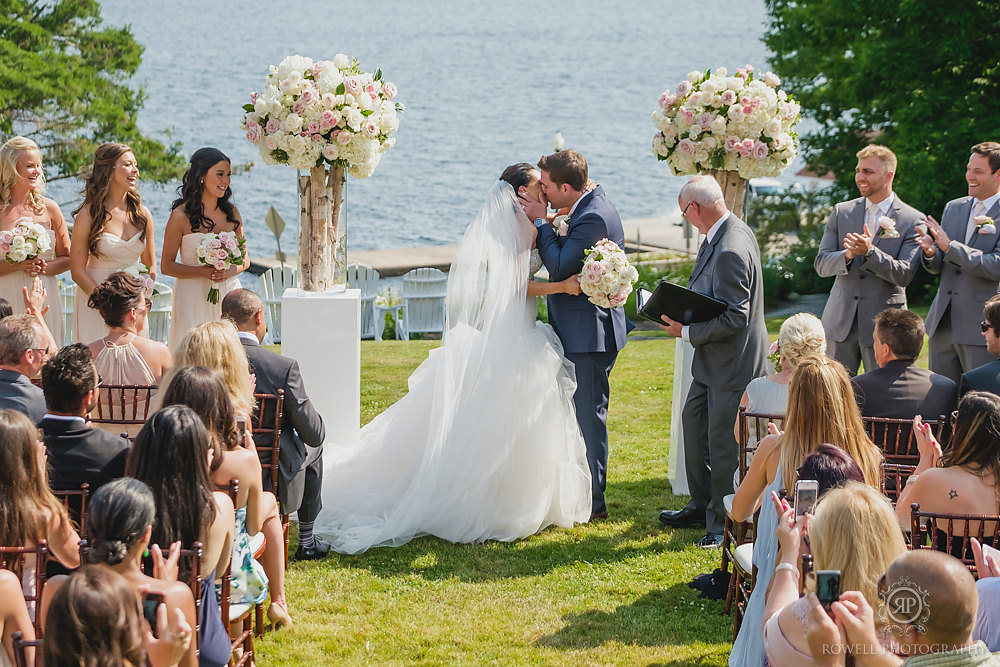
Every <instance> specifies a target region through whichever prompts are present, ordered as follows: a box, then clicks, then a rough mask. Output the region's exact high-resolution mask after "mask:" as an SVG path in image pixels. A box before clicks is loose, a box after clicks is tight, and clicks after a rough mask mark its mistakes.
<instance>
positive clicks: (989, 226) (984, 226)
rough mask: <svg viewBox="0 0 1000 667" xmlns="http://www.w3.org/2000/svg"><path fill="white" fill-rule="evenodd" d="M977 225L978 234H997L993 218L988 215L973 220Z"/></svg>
mask: <svg viewBox="0 0 1000 667" xmlns="http://www.w3.org/2000/svg"><path fill="white" fill-rule="evenodd" d="M972 222H973V224H974V225H976V233H977V234H996V233H997V226H996V225H995V224H994V223H993V218H991V217H989V216H986V215H977V216H976V217H974V218H973V219H972Z"/></svg>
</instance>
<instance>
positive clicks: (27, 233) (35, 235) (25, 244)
mask: <svg viewBox="0 0 1000 667" xmlns="http://www.w3.org/2000/svg"><path fill="white" fill-rule="evenodd" d="M51 247H52V241H51V239H49V230H47V229H45V227H43V226H42V225H39V224H38V223H36V222H32V221H31V219H30V218H21V219H20V220H18V221H17V222H16V223H15V224H14V228H13V229H11V230H10V231H4V232H0V254H3V258H4V260H6V262H7V263H8V264H17V263H19V262H24V261H27V260H29V259H35V258H36V257H38V256H39V255H41V254H42V253H44V252H48V250H49V249H50V248H51Z"/></svg>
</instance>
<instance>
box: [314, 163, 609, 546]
mask: <svg viewBox="0 0 1000 667" xmlns="http://www.w3.org/2000/svg"><path fill="white" fill-rule="evenodd" d="M518 216H520V218H521V219H518ZM530 232H531V227H530V223H529V222H528V221H527V220H526V219H524V218H523V214H522V213H520V207H519V206H517V200H516V198H515V196H514V191H513V189H512V188H511V187H510V186H509V185H508V184H507V183H504V182H499V184H498V185H497V186H496V187H495V188H494V189H493V191H492V192H491V193H490V196H489V198H488V200H487V203H486V204H485V205H484V207H483V211H482V212H481V213H480V214H479V216H478V217H477V219H476V221H475V222H474V223H473V224H472V225H471V226H470V227H469V229H468V230H467V231H466V234H465V237H464V238H463V240H462V244H461V246H460V248H459V251H458V254H457V256H456V259H455V262H454V263H453V264H452V269H451V271H450V273H449V277H448V297H447V308H448V326H447V330H446V332H445V334H444V337H443V339H442V344H441V347H439V348H437V349H435V350H433V351H431V353H430V355H429V357H428V358H427V360H426V361H424V362H423V363H422V364H421V365H420V366H419V367H418V368H417V370H416V371H414V373H413V374H412V375H411V376H410V378H409V393H407V394H406V395H405V396H404V397H403V398H401V399H400V400H399V401H398V402H396V403H395V404H394V405H392V406H391V407H389V409H387V410H386V411H385V412H383V413H382V414H380V415H379V416H378V417H376V418H375V419H373V420H372V421H371V423H369V424H368V425H367V426H365V427H364V428H363V429H361V435H360V438H359V442H358V444H357V445H356V446H353V447H343V446H338V445H337V444H336V443H327V444H326V446H325V448H324V449H325V451H324V460H323V467H324V473H323V477H324V479H323V510H322V512H321V513H320V515H319V517H318V518H317V519H316V523H315V526H314V529H315V530H316V531H317V532H320V533H323V534H324V535H329V536H331V538H332V545H333V548H334V549H335V550H336V551H339V552H341V553H359V552H362V551H365V550H366V549H368V548H370V547H373V546H379V545H385V546H396V545H400V544H403V543H405V542H408V541H409V540H411V539H413V538H414V537H417V536H419V535H436V536H438V537H440V538H443V539H445V540H448V541H450V542H480V541H483V540H503V541H511V540H516V539H518V538H522V537H527V536H529V535H532V534H534V533H536V532H538V531H539V530H541V529H542V528H545V527H546V526H549V525H558V526H565V527H568V526H572V525H573V524H574V523H575V522H584V521H587V520H588V518H589V516H590V509H591V484H590V469H589V467H588V465H587V459H586V448H585V445H584V442H583V437H582V436H581V434H580V427H579V425H578V424H577V421H576V416H575V413H574V408H573V391H574V390H575V388H576V381H575V377H574V374H573V365H572V364H571V363H570V362H568V361H567V360H566V358H565V357H564V356H563V354H562V345H561V344H560V342H559V339H558V337H556V335H555V332H554V331H553V330H552V328H551V327H549V326H548V325H547V324H542V323H539V322H535V300H534V299H530V300H528V299H526V296H525V295H526V289H527V282H528V279H529V277H530V275H533V273H534V272H535V271H537V270H538V268H540V265H541V262H540V260H538V259H537V253H534V256H535V263H532V262H531V256H532V250H531V246H530V243H531V233H530Z"/></svg>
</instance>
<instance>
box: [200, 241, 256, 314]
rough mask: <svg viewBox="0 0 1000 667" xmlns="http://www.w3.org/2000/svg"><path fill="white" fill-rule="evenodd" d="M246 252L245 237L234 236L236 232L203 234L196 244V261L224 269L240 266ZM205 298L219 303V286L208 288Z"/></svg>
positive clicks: (217, 268)
mask: <svg viewBox="0 0 1000 667" xmlns="http://www.w3.org/2000/svg"><path fill="white" fill-rule="evenodd" d="M246 254H247V242H246V239H242V238H240V237H238V236H236V232H219V233H218V234H205V236H204V237H203V238H202V239H201V243H199V244H198V261H199V262H201V263H202V264H204V265H205V266H211V267H213V268H215V269H216V270H217V271H224V270H225V269H226V267H227V266H242V265H243V261H244V259H245V258H246ZM206 300H207V301H208V302H209V303H219V288H218V287H215V286H213V287H212V289H210V290H208V296H207V297H206Z"/></svg>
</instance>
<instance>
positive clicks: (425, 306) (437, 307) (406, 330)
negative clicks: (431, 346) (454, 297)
mask: <svg viewBox="0 0 1000 667" xmlns="http://www.w3.org/2000/svg"><path fill="white" fill-rule="evenodd" d="M447 289H448V274H446V273H444V272H443V271H439V270H437V269H432V268H430V267H423V268H419V269H413V270H412V271H410V272H409V273H407V274H406V275H405V276H403V340H410V334H411V333H417V332H424V333H443V332H444V324H445V306H444V297H445V294H446V293H447Z"/></svg>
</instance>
